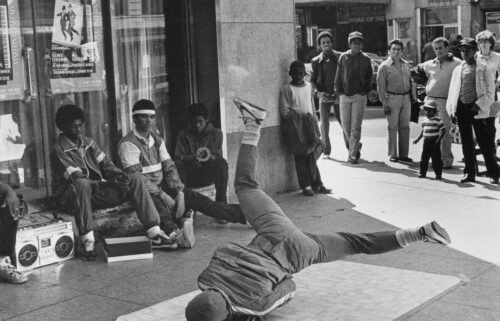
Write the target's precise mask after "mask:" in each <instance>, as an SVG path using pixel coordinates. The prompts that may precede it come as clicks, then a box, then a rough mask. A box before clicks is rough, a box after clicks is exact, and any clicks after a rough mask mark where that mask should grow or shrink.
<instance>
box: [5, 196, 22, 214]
mask: <svg viewBox="0 0 500 321" xmlns="http://www.w3.org/2000/svg"><path fill="white" fill-rule="evenodd" d="M5 204H6V205H7V207H8V208H9V211H10V215H12V218H14V220H17V219H18V218H19V198H18V197H17V195H16V193H15V192H14V191H10V192H9V193H8V194H7V197H5Z"/></svg>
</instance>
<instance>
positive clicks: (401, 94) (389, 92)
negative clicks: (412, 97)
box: [387, 91, 410, 96]
mask: <svg viewBox="0 0 500 321" xmlns="http://www.w3.org/2000/svg"><path fill="white" fill-rule="evenodd" d="M387 93H388V94H390V95H396V96H404V95H408V94H409V93H410V92H409V91H407V92H405V93H393V92H391V91H387Z"/></svg>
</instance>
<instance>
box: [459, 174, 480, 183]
mask: <svg viewBox="0 0 500 321" xmlns="http://www.w3.org/2000/svg"><path fill="white" fill-rule="evenodd" d="M475 181H476V177H475V176H474V175H470V174H465V175H464V176H463V177H462V179H461V180H460V183H472V182H475Z"/></svg>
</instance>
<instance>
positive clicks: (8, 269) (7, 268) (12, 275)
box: [0, 256, 28, 284]
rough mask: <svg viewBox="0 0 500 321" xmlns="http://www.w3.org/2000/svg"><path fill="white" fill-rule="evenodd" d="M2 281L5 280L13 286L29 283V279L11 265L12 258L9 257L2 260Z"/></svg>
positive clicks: (0, 276) (0, 270)
mask: <svg viewBox="0 0 500 321" xmlns="http://www.w3.org/2000/svg"><path fill="white" fill-rule="evenodd" d="M0 280H5V281H7V282H9V283H13V284H22V283H25V282H26V281H28V277H27V276H26V275H24V274H22V273H21V272H19V271H18V270H17V269H16V267H15V266H14V265H12V264H11V262H10V258H9V257H8V256H7V257H5V258H3V259H1V260H0Z"/></svg>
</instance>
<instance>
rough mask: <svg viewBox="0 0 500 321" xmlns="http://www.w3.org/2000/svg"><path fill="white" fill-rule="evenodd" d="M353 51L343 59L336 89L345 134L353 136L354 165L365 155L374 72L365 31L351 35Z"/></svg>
mask: <svg viewBox="0 0 500 321" xmlns="http://www.w3.org/2000/svg"><path fill="white" fill-rule="evenodd" d="M348 42H349V47H350V48H351V49H350V50H348V51H346V52H344V53H343V54H342V55H341V56H340V58H339V64H338V67H337V73H336V75H335V90H336V91H337V94H339V95H340V118H341V119H342V128H343V130H344V135H346V137H348V138H349V147H348V149H349V157H348V159H347V161H348V162H349V163H350V164H358V163H359V161H358V160H359V158H360V157H361V146H362V144H361V143H360V139H361V125H362V123H363V114H364V112H365V108H366V95H367V93H368V92H369V91H370V90H371V81H372V75H373V69H372V62H371V60H370V57H368V56H367V55H365V54H364V53H363V51H362V49H363V42H364V38H363V34H362V33H361V32H359V31H354V32H351V33H350V34H349V38H348Z"/></svg>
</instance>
